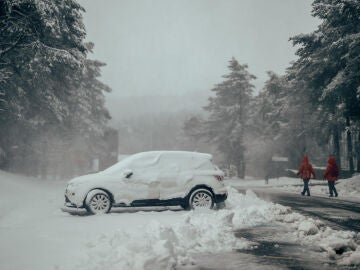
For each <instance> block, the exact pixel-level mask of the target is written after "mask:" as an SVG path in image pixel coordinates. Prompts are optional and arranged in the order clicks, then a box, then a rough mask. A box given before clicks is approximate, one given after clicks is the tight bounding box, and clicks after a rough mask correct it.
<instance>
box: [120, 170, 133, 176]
mask: <svg viewBox="0 0 360 270" xmlns="http://www.w3.org/2000/svg"><path fill="white" fill-rule="evenodd" d="M133 174H134V173H133V171H132V170H130V169H126V170H125V171H124V172H123V175H124V177H125V178H130V177H131V176H132V175H133Z"/></svg>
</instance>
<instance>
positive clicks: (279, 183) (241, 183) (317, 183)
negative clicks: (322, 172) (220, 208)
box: [226, 175, 360, 201]
mask: <svg viewBox="0 0 360 270" xmlns="http://www.w3.org/2000/svg"><path fill="white" fill-rule="evenodd" d="M226 183H227V185H230V186H235V187H244V188H249V189H251V188H271V189H277V190H283V191H287V192H294V193H298V194H300V192H301V191H302V186H303V182H302V180H301V179H300V178H289V177H280V178H272V179H269V182H268V184H266V183H265V180H264V179H260V180H259V179H246V180H241V179H236V178H234V179H230V180H226ZM309 186H310V192H311V194H312V195H317V196H326V197H328V196H329V188H328V184H327V181H323V180H313V179H312V180H310V184H309ZM335 187H336V189H337V191H338V193H339V197H338V198H339V199H344V198H346V199H347V200H355V201H360V175H356V176H354V177H352V178H348V179H340V180H339V181H337V182H336V186H335ZM334 199H335V198H334Z"/></svg>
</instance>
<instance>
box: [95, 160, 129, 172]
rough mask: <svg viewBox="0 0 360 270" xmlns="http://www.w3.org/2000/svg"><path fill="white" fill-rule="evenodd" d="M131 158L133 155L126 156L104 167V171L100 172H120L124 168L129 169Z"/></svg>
mask: <svg viewBox="0 0 360 270" xmlns="http://www.w3.org/2000/svg"><path fill="white" fill-rule="evenodd" d="M133 160H134V157H133V156H129V157H126V158H124V159H123V160H121V161H119V162H118V163H116V164H114V165H113V166H110V167H109V168H107V169H105V170H104V171H102V172H100V173H103V174H114V173H120V172H122V171H124V170H126V169H129V167H130V165H131V163H132V162H133Z"/></svg>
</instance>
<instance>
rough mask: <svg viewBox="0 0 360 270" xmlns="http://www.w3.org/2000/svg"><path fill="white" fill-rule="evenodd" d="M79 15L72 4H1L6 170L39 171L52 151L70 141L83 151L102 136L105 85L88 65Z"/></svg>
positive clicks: (1, 139)
mask: <svg viewBox="0 0 360 270" xmlns="http://www.w3.org/2000/svg"><path fill="white" fill-rule="evenodd" d="M83 11H84V9H83V8H82V7H81V6H80V5H79V4H78V3H77V2H76V1H75V0H17V1H12V0H4V1H1V2H0V18H1V19H0V87H1V89H2V90H4V92H5V95H4V98H3V99H4V101H5V102H3V103H2V104H3V105H5V106H3V107H0V109H3V110H2V111H1V112H0V120H1V122H0V127H1V128H0V147H2V148H4V150H5V152H6V153H7V156H8V158H7V161H8V164H7V165H8V167H9V168H12V169H14V170H21V169H22V170H27V171H29V172H31V173H33V174H35V175H36V174H37V173H38V172H37V167H41V168H40V171H44V173H43V174H46V170H47V168H48V167H49V166H50V165H49V162H50V161H51V160H52V159H51V158H49V156H51V157H54V156H56V155H55V153H59V152H61V151H59V148H62V151H63V152H66V149H69V148H71V147H72V145H73V144H74V142H75V141H77V139H76V138H84V140H85V141H86V142H84V145H85V146H84V147H83V148H87V147H89V146H92V144H91V143H90V139H88V138H90V137H96V138H99V136H100V134H101V133H103V132H104V128H105V124H106V121H107V119H109V114H108V112H107V111H106V110H105V109H104V96H103V91H109V88H108V87H107V86H106V85H104V84H102V83H101V82H100V81H99V80H98V77H99V75H100V68H101V66H102V65H103V64H102V63H100V62H97V61H90V60H87V54H88V53H89V52H91V49H92V45H91V44H87V43H85V42H84V39H85V34H86V32H85V27H84V24H83V22H82V12H83ZM0 105H1V104H0ZM93 141H94V140H93ZM55 159H56V158H55V157H54V158H53V160H54V162H53V163H54V164H56V160H55ZM57 159H59V160H64V159H63V158H61V157H57ZM19 165H21V167H22V168H18V166H19ZM26 167H27V168H26Z"/></svg>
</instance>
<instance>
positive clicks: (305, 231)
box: [275, 210, 360, 264]
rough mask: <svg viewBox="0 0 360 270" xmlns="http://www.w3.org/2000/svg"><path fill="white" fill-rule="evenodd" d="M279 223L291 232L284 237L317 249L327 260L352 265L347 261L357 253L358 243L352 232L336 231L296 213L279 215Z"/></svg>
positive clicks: (318, 221)
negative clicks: (289, 228)
mask: <svg viewBox="0 0 360 270" xmlns="http://www.w3.org/2000/svg"><path fill="white" fill-rule="evenodd" d="M275 219H276V220H277V221H279V222H281V223H287V224H288V226H290V227H291V228H292V231H291V232H290V233H288V234H287V235H286V236H285V237H287V238H292V239H297V241H299V242H300V243H302V244H304V245H310V246H313V247H318V248H319V249H320V250H322V251H324V252H325V253H326V254H327V256H328V257H329V258H332V259H337V260H339V261H340V262H341V263H342V264H345V263H348V264H354V260H351V261H350V259H349V257H350V256H354V255H353V254H354V252H357V251H356V250H357V249H358V246H359V244H360V243H357V242H356V241H357V240H356V239H358V238H359V236H360V234H359V233H356V232H352V231H338V230H333V229H331V228H329V227H327V226H325V225H324V224H323V223H322V222H321V221H320V220H314V219H313V218H309V217H304V216H303V215H300V214H298V213H296V212H291V211H290V210H289V212H288V213H287V214H280V215H278V216H277V217H276V218H275Z"/></svg>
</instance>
